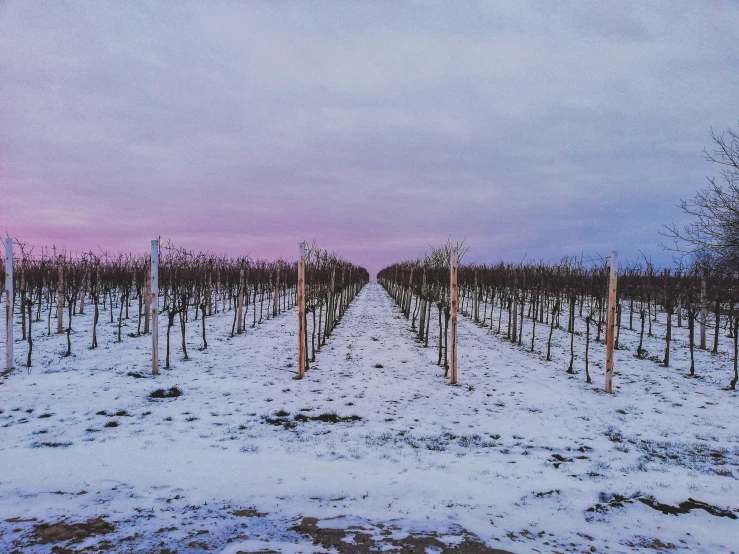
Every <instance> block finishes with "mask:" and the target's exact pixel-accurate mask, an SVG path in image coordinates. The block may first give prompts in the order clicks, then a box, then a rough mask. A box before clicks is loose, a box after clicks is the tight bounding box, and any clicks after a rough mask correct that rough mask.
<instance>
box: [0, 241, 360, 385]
mask: <svg viewBox="0 0 739 554" xmlns="http://www.w3.org/2000/svg"><path fill="white" fill-rule="evenodd" d="M16 242H17V241H16ZM6 245H7V246H6V251H5V259H4V260H3V264H2V274H1V275H0V277H2V281H3V283H4V287H5V294H3V299H4V300H5V303H6V314H7V317H6V322H7V321H11V320H13V321H14V319H15V318H16V316H19V319H20V330H21V340H22V341H26V342H27V355H26V357H25V364H24V365H25V367H27V368H30V367H32V360H33V342H34V339H33V336H34V331H33V324H34V322H35V323H36V324H37V325H40V326H41V331H40V332H41V333H42V334H45V335H46V336H49V335H51V334H52V314H53V318H54V332H55V333H57V334H64V335H66V341H67V342H66V344H67V348H66V351H65V353H64V356H65V357H66V356H71V355H72V339H71V336H72V333H73V329H74V328H75V325H74V317H75V316H77V315H84V313H85V309H86V308H87V309H88V310H92V312H93V318H92V323H91V325H92V327H91V330H90V335H91V340H90V342H89V343H88V344H85V345H76V346H75V348H83V347H87V348H90V349H95V348H97V347H98V324H99V320H100V311H101V310H103V311H107V312H108V316H109V318H110V319H109V323H110V324H114V325H115V329H116V338H115V341H116V342H121V341H122V340H124V337H123V335H122V329H123V327H124V326H125V327H126V328H127V330H128V329H132V328H133V327H135V331H133V330H130V331H127V333H126V334H127V335H128V336H129V337H140V336H141V335H142V334H143V335H149V334H150V333H151V332H152V331H151V322H152V317H153V318H154V320H155V321H156V319H157V315H158V314H161V315H163V316H164V319H165V321H166V333H165V336H166V354H165V365H164V367H165V368H167V369H169V368H170V366H171V363H170V362H171V356H170V354H171V350H172V348H173V347H172V346H171V344H170V343H171V341H173V340H175V339H172V337H171V335H172V329H173V327H175V325H176V324H179V330H180V338H181V341H180V347H181V352H182V356H183V360H184V361H187V360H189V356H188V341H187V333H186V329H187V327H188V324H195V322H198V321H199V323H198V324H197V325H198V326H199V328H200V329H201V334H200V338H201V341H200V344H199V348H201V349H207V348H208V338H207V333H206V328H207V326H206V319H207V318H209V317H212V316H213V315H214V314H216V315H217V314H218V313H219V312H220V313H225V312H229V313H231V312H232V313H233V320H232V322H231V326H230V336H231V337H233V336H234V335H235V334H236V335H241V334H242V333H244V332H246V329H247V328H248V327H251V328H255V327H257V326H258V325H261V324H262V322H263V321H264V320H265V319H270V318H271V317H277V316H278V315H279V314H281V313H283V312H285V311H287V310H289V309H291V308H292V307H293V306H295V305H296V304H297V302H298V263H297V262H293V263H289V262H286V261H284V260H277V261H272V262H270V261H265V260H250V259H248V258H235V259H230V258H226V257H222V256H221V257H218V256H214V255H211V254H205V253H202V252H201V253H195V252H190V251H188V250H186V249H184V248H180V247H176V246H174V245H172V244H170V243H168V244H166V245H165V246H164V248H163V249H162V253H161V258H160V253H159V241H154V244H153V247H152V248H153V250H152V256H136V255H133V254H130V253H118V254H115V255H108V254H104V255H102V256H98V255H95V254H93V253H79V252H75V253H74V254H68V253H66V252H64V253H61V254H56V252H54V251H52V252H51V253H50V252H49V249H46V248H42V249H40V252H39V253H38V255H34V249H33V248H29V247H28V246H27V245H25V244H22V243H19V242H17V250H19V251H20V256H19V257H17V258H16V257H15V256H14V254H13V252H14V249H13V241H12V240H11V239H8V241H6ZM152 259H155V260H157V262H156V264H155V265H156V266H157V268H156V270H155V272H152ZM9 260H12V264H9V263H8V261H9ZM302 263H304V264H305V266H306V269H305V274H304V279H305V280H306V286H305V290H304V295H305V296H304V298H303V299H302V302H303V305H304V310H303V313H304V323H303V325H304V326H305V328H306V329H307V330H308V332H307V333H306V334H305V348H306V350H307V349H308V348H309V347H310V357H309V358H306V361H305V364H304V369H309V367H310V366H309V364H310V362H311V361H315V358H316V353H317V352H319V351H320V349H321V346H323V345H325V344H326V340H327V339H328V337H329V336H330V335H331V332H332V331H333V329H334V327H335V326H336V324H337V323H338V321H340V320H341V317H342V316H343V314H344V312H345V311H346V308H347V306H348V305H349V303H350V302H351V300H352V299H353V298H354V297H355V296H356V295H357V294H358V293H359V291H360V290H361V288H362V287H363V286H364V285H365V284H366V283H367V282H368V281H369V274H368V273H367V270H366V269H364V268H360V267H356V266H354V265H353V264H351V263H350V262H347V261H345V260H343V259H341V258H340V257H338V256H337V255H336V254H333V253H330V252H328V251H325V250H321V249H320V248H318V247H317V245H315V243H314V244H312V245H311V246H310V247H309V248H306V249H305V253H304V256H303V262H302ZM13 268H15V269H13ZM155 273H156V275H155ZM154 275H155V276H154ZM8 276H10V277H8ZM152 279H155V282H154V284H152ZM152 302H153V305H152ZM250 307H251V314H250ZM308 314H311V317H310V318H309V317H308ZM44 320H45V321H44ZM65 322H66V323H65ZM6 329H9V330H10V334H9V335H7V336H9V337H13V334H12V333H13V328H12V326H7V327H6ZM36 332H37V333H39V331H36ZM175 333H176V331H175ZM155 334H156V333H155ZM308 336H310V341H309V340H308ZM12 343H13V341H12V338H11V340H10V343H9V344H10V345H11V346H12ZM155 343H156V341H155ZM7 345H8V343H7V342H6V346H7ZM6 353H7V356H6V361H7V363H6V369H7V370H11V369H12V368H13V367H15V361H14V359H13V355H12V349H11V348H6ZM156 357H157V356H156V355H155V360H154V362H153V372H154V373H158V360H156Z"/></svg>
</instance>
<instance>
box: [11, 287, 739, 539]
mask: <svg viewBox="0 0 739 554" xmlns="http://www.w3.org/2000/svg"><path fill="white" fill-rule="evenodd" d="M3 309H4V306H3ZM90 311H91V310H89V309H88V310H87V311H86V314H85V315H84V316H76V317H75V319H74V328H75V329H76V331H75V332H74V333H73V335H72V341H73V353H74V355H73V356H72V357H70V358H64V357H63V353H64V351H65V349H66V338H65V336H63V335H52V336H50V337H46V336H42V333H43V334H45V325H44V324H43V323H40V324H36V325H35V328H34V337H35V345H34V364H33V367H32V368H31V370H30V371H28V370H27V369H26V368H24V367H22V363H23V361H24V360H25V354H26V350H25V349H26V346H25V343H21V342H20V341H18V342H17V343H16V363H17V364H18V366H19V367H18V369H16V371H15V372H13V373H12V374H10V375H8V376H5V377H4V378H3V379H2V381H0V383H1V384H0V410H1V413H0V424H1V425H2V443H1V444H0V513H1V514H2V517H1V518H0V551H1V552H39V553H47V552H59V553H70V552H94V551H112V552H137V553H138V552H158V553H174V552H178V553H190V552H206V551H208V552H225V553H231V554H233V553H237V552H342V553H343V552H346V553H351V552H368V551H372V550H373V549H376V550H384V551H389V552H428V553H432V552H442V551H455V552H499V551H505V552H513V553H517V554H518V553H528V552H610V553H616V552H706V553H728V552H739V520H737V519H736V518H737V515H739V483H737V478H738V477H739V424H737V414H739V396H738V393H736V392H733V391H727V390H722V387H725V386H726V384H727V383H728V381H729V380H730V378H731V373H730V367H731V358H730V355H729V352H730V344H731V341H730V339H727V338H725V337H724V336H723V335H724V334H725V333H722V338H721V341H722V342H721V349H720V350H721V352H720V353H719V354H717V355H712V354H710V353H708V352H702V351H697V353H696V370H697V375H698V378H687V377H686V372H687V371H686V368H687V367H688V364H687V356H688V350H687V348H685V342H686V334H687V330H686V329H685V328H681V329H678V328H674V333H675V335H676V338H675V341H674V347H675V349H674V351H673V355H672V357H673V367H670V368H665V367H661V366H660V365H658V364H657V363H654V362H653V361H650V360H648V359H647V360H637V359H636V358H635V357H634V352H635V351H636V345H637V343H638V333H637V332H636V331H633V332H631V331H628V330H627V329H626V330H622V331H621V343H622V345H624V346H625V347H626V348H625V349H623V350H619V351H617V352H616V373H615V380H614V383H615V394H614V395H607V394H605V393H603V392H602V390H601V387H602V386H603V363H602V361H603V359H604V354H603V346H602V345H601V344H593V343H591V373H592V376H593V380H594V384H593V385H587V384H586V383H585V378H584V375H583V372H582V367H583V361H582V348H583V346H584V345H583V344H581V343H584V340H583V338H582V337H576V345H577V348H578V358H577V360H576V369H577V371H578V373H577V374H576V375H573V376H570V375H567V374H566V373H565V369H566V367H567V362H568V360H569V350H568V349H569V336H568V335H567V334H566V333H565V332H564V331H561V330H556V331H555V335H554V347H553V350H554V351H553V354H554V356H553V357H554V360H553V361H552V362H546V361H545V360H544V356H543V354H542V353H543V352H545V351H546V347H545V340H546V335H547V326H545V325H540V326H538V327H537V334H538V335H540V338H539V339H538V340H537V344H536V349H535V352H534V353H530V352H528V347H529V341H530V334H529V333H530V328H529V326H530V321H529V320H527V321H526V330H525V334H524V346H523V347H517V346H514V345H511V344H510V343H508V342H505V341H503V340H501V338H500V337H499V336H498V335H496V334H495V333H493V332H491V331H490V329H489V328H482V327H479V326H477V325H475V324H473V323H472V322H471V321H470V320H469V319H467V318H460V326H459V376H460V377H459V380H460V384H459V386H455V387H452V386H450V385H449V384H448V382H447V381H446V380H445V379H444V378H443V369H441V368H439V367H438V366H436V365H435V362H436V356H437V352H436V349H435V348H433V344H434V340H435V337H436V335H435V334H434V326H435V319H433V318H432V322H431V330H432V336H431V341H430V344H431V345H430V347H429V348H423V346H422V345H419V344H417V343H416V342H415V340H414V334H413V333H412V332H411V330H410V323H409V322H408V321H406V320H405V319H404V318H403V316H402V315H401V313H400V311H399V309H398V308H397V307H396V306H395V304H394V303H393V302H392V300H391V299H390V297H389V296H388V295H387V294H386V293H385V291H384V290H383V289H382V288H381V287H380V286H379V285H377V284H375V283H371V284H369V285H368V286H367V287H365V289H364V290H363V291H362V292H361V293H360V295H359V296H358V297H357V299H356V300H355V301H354V302H353V303H352V305H351V307H350V308H349V310H348V311H347V313H346V315H345V316H344V319H343V320H342V321H341V323H340V324H339V326H338V327H337V329H336V331H335V333H334V335H333V336H332V337H331V338H330V339H329V342H328V344H327V345H326V346H325V347H324V349H323V350H322V351H321V352H320V353H319V354H318V357H317V359H316V362H315V363H314V364H313V365H312V368H311V370H310V371H309V372H308V373H307V374H306V377H305V379H303V380H302V381H296V380H293V375H294V374H293V371H294V363H295V360H294V358H295V351H296V343H297V338H296V333H297V329H296V327H297V325H296V321H295V319H296V312H295V310H292V311H289V312H287V313H285V314H282V315H280V316H278V317H277V318H274V319H270V320H268V321H265V322H264V323H262V325H259V326H258V327H256V328H254V329H252V328H249V329H248V330H247V332H246V334H245V335H240V336H236V337H234V338H230V337H229V332H230V329H231V321H232V317H233V315H232V313H225V314H219V315H217V316H213V317H212V318H209V319H208V320H207V322H208V323H207V325H208V343H209V348H208V350H198V346H199V345H200V344H201V339H200V338H199V334H200V326H199V322H197V323H195V322H191V323H190V326H189V330H188V333H189V335H188V336H189V339H188V347H189V353H190V357H191V360H190V361H187V362H185V361H183V360H182V355H181V352H180V348H179V342H178V341H179V328H178V327H176V328H174V329H173V330H172V339H173V353H174V358H173V364H172V369H171V370H163V371H162V374H161V375H160V376H157V377H152V376H150V375H149V372H150V368H149V357H150V350H149V348H150V343H151V339H150V337H148V336H141V337H129V336H124V339H123V341H122V342H121V343H116V342H115V339H116V326H115V325H114V324H110V323H108V322H107V319H106V318H107V312H105V311H104V312H102V314H101V318H100V323H99V329H98V335H99V339H98V340H99V341H100V347H99V349H97V350H94V351H91V350H88V346H89V343H90V328H91V320H90V315H89V312H90ZM433 317H434V318H435V317H436V312H435V311H434V314H433ZM627 321H628V320H627V316H626V313H625V314H624V322H627ZM563 323H564V318H563ZM129 324H130V325H131V327H130V328H129V329H124V333H125V332H133V331H135V328H136V321H135V318H134V319H132V320H131V321H130V323H129ZM660 325H661V324H659V323H656V324H655V326H656V328H655V333H656V336H655V337H654V338H647V339H645V347H646V349H647V350H648V351H649V354H650V355H660V356H661V352H662V350H663V341H662V340H661V339H659V338H657V337H662V336H663V334H664V333H663V330H662V328H661V327H660ZM503 326H504V327H505V319H503ZM52 327H53V325H52ZM496 327H497V310H496ZM637 327H638V325H637V321H636V318H635V329H637ZM657 327H659V328H657ZM165 329H166V321H165V320H164V319H162V320H161V323H160V330H161V332H162V338H161V339H160V347H161V348H162V352H163V351H164V336H163V333H164V330H165ZM0 332H1V333H2V335H3V336H4V333H5V330H4V328H2V327H0ZM19 337H20V329H19V328H18V329H17V330H16V338H19ZM2 357H3V359H4V350H3V352H2ZM170 387H177V388H178V389H180V390H181V391H182V395H181V396H179V397H176V398H165V399H152V398H150V396H149V395H150V393H152V392H153V391H154V390H156V389H169V388H170ZM351 416H357V417H351ZM689 499H692V500H693V501H694V502H689ZM681 503H685V504H682V509H678V510H676V511H679V512H685V513H679V514H678V515H673V514H671V513H669V512H670V511H671V510H674V509H675V508H678V507H680V506H681ZM664 512H668V513H664ZM496 549H500V550H496Z"/></svg>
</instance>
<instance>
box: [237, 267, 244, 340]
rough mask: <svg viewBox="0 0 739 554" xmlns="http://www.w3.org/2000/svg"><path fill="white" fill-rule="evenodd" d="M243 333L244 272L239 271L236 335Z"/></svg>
mask: <svg viewBox="0 0 739 554" xmlns="http://www.w3.org/2000/svg"><path fill="white" fill-rule="evenodd" d="M243 331H244V270H243V269H242V270H241V271H239V304H238V306H237V307H236V333H237V334H239V335H240V334H241V333H243Z"/></svg>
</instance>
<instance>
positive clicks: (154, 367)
mask: <svg viewBox="0 0 739 554" xmlns="http://www.w3.org/2000/svg"><path fill="white" fill-rule="evenodd" d="M150 283H151V292H150V294H151V374H152V375H159V241H158V240H153V241H151V281H150Z"/></svg>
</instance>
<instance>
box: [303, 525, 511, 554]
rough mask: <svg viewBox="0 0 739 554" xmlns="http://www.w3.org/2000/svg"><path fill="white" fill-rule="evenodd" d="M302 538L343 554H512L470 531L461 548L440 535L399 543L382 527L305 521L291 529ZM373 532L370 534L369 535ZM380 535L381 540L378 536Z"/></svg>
mask: <svg viewBox="0 0 739 554" xmlns="http://www.w3.org/2000/svg"><path fill="white" fill-rule="evenodd" d="M290 530H291V531H296V532H298V533H300V534H302V535H305V536H308V537H310V538H311V539H312V540H313V544H314V545H316V546H322V547H323V548H326V549H330V548H335V549H336V551H337V552H339V554H363V553H366V552H372V551H377V552H380V551H382V552H394V553H398V554H418V553H420V552H427V549H428V548H429V547H432V548H437V549H440V551H441V552H457V553H460V552H464V553H467V554H512V553H511V552H509V551H507V550H499V549H496V548H490V547H489V546H487V545H486V544H485V543H483V542H482V541H480V540H479V539H478V538H477V537H476V536H474V535H472V534H471V533H469V532H467V531H464V530H462V531H460V532H459V535H460V536H462V537H463V539H462V541H461V542H460V543H459V544H456V545H454V546H448V545H447V544H445V543H444V542H442V541H441V540H439V539H438V535H437V534H436V533H433V532H432V533H428V534H421V533H411V534H409V535H408V536H406V537H403V538H400V539H396V538H392V537H391V535H396V534H397V531H398V529H395V528H393V527H384V526H380V525H378V526H377V527H375V528H374V529H372V530H369V529H367V528H366V527H361V526H353V527H348V528H346V529H333V528H330V527H319V526H318V519H316V518H314V517H304V518H303V519H302V521H301V522H300V524H298V525H296V526H295V527H291V528H290ZM368 531H370V532H368ZM378 532H379V534H380V535H381V538H377V537H376V536H373V535H376V534H377V533H378Z"/></svg>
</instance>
